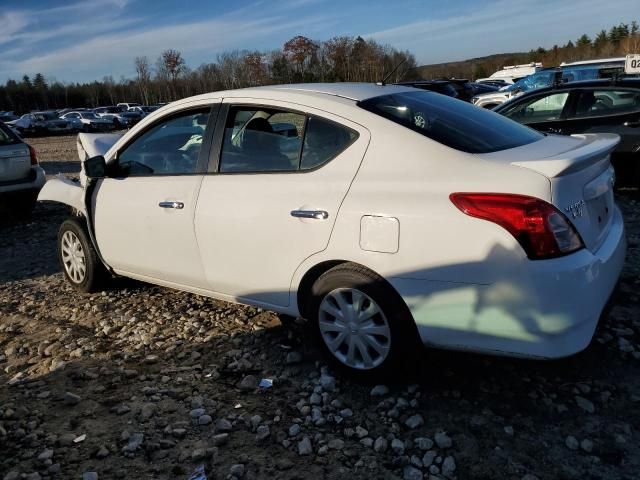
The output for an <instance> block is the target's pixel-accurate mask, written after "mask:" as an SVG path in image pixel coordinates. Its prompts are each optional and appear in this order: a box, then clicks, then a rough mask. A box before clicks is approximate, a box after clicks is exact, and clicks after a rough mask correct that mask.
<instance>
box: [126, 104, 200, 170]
mask: <svg viewBox="0 0 640 480" xmlns="http://www.w3.org/2000/svg"><path fill="white" fill-rule="evenodd" d="M208 119H209V109H206V110H205V109H203V110H190V111H188V112H183V113H181V114H179V115H174V116H171V117H170V118H168V119H164V120H161V121H159V122H158V123H156V124H154V125H153V126H152V127H151V128H150V129H149V130H147V131H145V132H144V133H143V134H142V135H140V136H139V137H138V138H136V139H135V140H134V141H133V142H132V143H130V144H129V145H128V146H127V147H125V149H124V150H123V151H121V152H119V155H118V164H119V166H120V168H121V169H123V170H124V172H123V173H125V174H127V175H181V174H191V173H199V171H198V156H199V154H200V147H201V146H202V138H203V136H204V132H205V129H206V126H207V121H208Z"/></svg>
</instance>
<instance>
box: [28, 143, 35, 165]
mask: <svg viewBox="0 0 640 480" xmlns="http://www.w3.org/2000/svg"><path fill="white" fill-rule="evenodd" d="M27 147H29V156H30V157H31V165H38V156H37V155H36V149H35V148H33V147H32V146H31V145H27Z"/></svg>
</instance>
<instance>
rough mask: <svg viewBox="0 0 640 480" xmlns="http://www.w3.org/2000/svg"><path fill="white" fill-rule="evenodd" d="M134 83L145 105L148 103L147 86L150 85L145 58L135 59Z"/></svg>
mask: <svg viewBox="0 0 640 480" xmlns="http://www.w3.org/2000/svg"><path fill="white" fill-rule="evenodd" d="M135 64H136V83H137V84H138V90H139V91H140V97H141V98H142V102H143V103H144V104H145V105H148V104H149V103H150V102H149V84H150V83H151V67H150V66H149V59H148V58H147V57H136V60H135Z"/></svg>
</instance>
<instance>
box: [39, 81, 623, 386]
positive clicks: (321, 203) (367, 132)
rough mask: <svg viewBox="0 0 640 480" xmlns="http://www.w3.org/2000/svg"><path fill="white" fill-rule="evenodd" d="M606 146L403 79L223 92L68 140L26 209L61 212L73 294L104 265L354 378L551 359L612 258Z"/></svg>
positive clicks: (598, 288)
mask: <svg viewBox="0 0 640 480" xmlns="http://www.w3.org/2000/svg"><path fill="white" fill-rule="evenodd" d="M274 125H278V126H279V127H278V129H277V130H276V129H274V127H273V126H274ZM298 125H302V126H304V128H297V126H298ZM292 126H294V127H292ZM100 138H104V139H105V142H104V143H103V144H102V147H103V149H102V151H96V148H95V147H96V140H97V139H100ZM618 141H619V138H618V137H617V136H615V135H606V134H602V135H582V136H580V137H575V138H573V137H561V136H545V135H542V134H541V133H539V132H536V131H535V130H532V129H530V128H526V127H523V126H522V125H519V124H518V123H516V122H513V121H511V120H509V119H507V118H505V117H502V116H500V115H497V114H495V113H494V112H489V111H485V110H482V109H479V108H476V107H473V106H472V105H470V104H468V103H465V102H460V101H457V100H455V99H453V98H450V97H447V96H444V95H439V94H436V93H434V92H429V91H424V90H418V89H415V88H411V87H406V86H398V85H375V84H349V83H347V84H340V83H335V84H304V85H295V86H274V87H262V88H252V89H242V90H235V91H225V92H214V93H210V94H206V95H199V96H197V97H193V98H187V99H183V100H179V101H176V102H173V103H171V104H170V105H169V106H167V107H166V108H164V109H163V110H162V111H160V112H158V114H156V115H153V116H149V117H147V119H145V120H143V121H142V122H141V123H140V124H139V125H137V126H135V127H134V128H132V129H131V130H130V131H129V132H127V133H125V134H124V135H123V136H122V137H117V136H116V135H104V136H103V135H95V134H94V135H89V134H84V133H81V134H80V135H79V143H80V144H81V145H82V144H84V143H85V142H87V143H88V144H90V145H91V148H89V147H88V146H87V148H83V149H82V152H88V151H89V150H92V151H93V152H94V153H97V156H95V157H92V158H89V159H87V160H85V161H84V163H83V173H82V175H81V182H80V183H76V182H73V181H71V180H68V181H67V180H64V179H61V178H56V179H52V180H50V181H49V182H47V184H46V185H45V187H44V189H43V190H42V192H41V194H40V199H41V200H50V201H58V202H62V203H66V204H68V205H70V206H71V207H73V208H74V209H75V210H76V211H77V212H79V214H78V215H74V216H72V217H70V218H69V219H68V220H66V221H64V223H63V224H62V225H61V228H60V231H59V236H58V255H59V258H60V262H61V265H62V269H63V272H64V275H65V277H66V279H67V281H68V282H69V283H70V284H71V285H72V286H73V287H75V288H76V289H78V290H80V291H91V290H94V289H97V288H99V282H100V281H101V280H103V279H104V278H105V276H106V275H108V272H113V273H115V274H118V275H122V276H126V277H131V278H135V279H139V280H142V281H147V282H151V283H156V284H159V285H163V286H167V287H172V288H177V289H181V290H186V291H190V292H194V293H199V294H203V295H208V296H211V297H215V298H218V299H222V300H228V301H234V302H240V303H246V304H250V305H256V306H260V307H262V308H267V309H270V310H275V311H277V312H281V313H283V314H287V315H294V316H298V315H300V316H302V317H304V318H306V319H308V323H307V326H308V328H310V329H312V331H313V332H314V333H315V334H316V335H317V336H318V337H319V339H320V344H321V345H322V348H323V349H324V351H325V353H326V354H327V356H328V357H329V358H330V359H331V360H332V361H333V362H334V363H335V364H336V365H340V366H343V367H345V368H347V369H349V370H350V371H351V372H356V373H361V374H367V375H375V374H381V373H383V372H386V373H388V374H397V372H398V370H397V368H399V366H401V365H406V364H405V363H403V357H408V359H407V360H408V361H409V362H412V363H414V362H415V357H413V356H412V354H413V353H414V351H415V348H417V347H418V346H419V344H420V343H423V344H427V345H432V346H439V347H444V348H454V349H466V350H472V351H477V352H486V353H491V354H503V355H518V356H527V357H534V358H557V357H563V356H567V355H571V354H574V353H576V352H578V351H580V350H582V349H584V348H585V347H586V346H587V345H588V344H589V342H590V341H591V338H592V336H593V334H594V331H595V328H596V325H597V324H598V320H599V317H600V314H601V312H602V309H603V307H604V306H605V304H606V302H607V299H608V298H609V296H610V294H611V292H612V291H613V288H614V286H615V284H616V282H617V280H618V277H619V274H620V271H621V269H622V266H623V264H624V258H625V251H626V242H625V235H624V224H623V220H622V215H621V213H620V211H619V209H618V208H617V206H616V204H615V202H614V196H613V193H612V186H611V180H612V169H611V167H610V164H609V153H610V152H611V151H612V150H613V149H614V148H615V145H616V144H617V142H618ZM289 142H295V144H296V145H297V146H298V148H296V149H290V150H287V151H283V149H282V146H283V145H289V144H290V143H289ZM391 159H392V161H391ZM451 172H456V174H455V175H452V173H451ZM569 172H570V174H568V173H569ZM382 187H384V188H383V190H381V188H382ZM382 191H383V193H381V192H382ZM487 192H491V193H487ZM230 205H233V208H229V206H230ZM596 218H597V219H598V220H597V221H596V220H595V219H596ZM256 232H259V234H256ZM400 232H402V233H400Z"/></svg>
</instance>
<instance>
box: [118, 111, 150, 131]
mask: <svg viewBox="0 0 640 480" xmlns="http://www.w3.org/2000/svg"><path fill="white" fill-rule="evenodd" d="M144 117H145V115H143V114H142V113H141V112H132V111H126V112H122V113H121V114H120V119H121V120H120V124H121V125H122V126H123V127H126V128H131V127H133V126H134V125H135V124H137V123H138V122H139V121H140V120H142V119H143V118H144Z"/></svg>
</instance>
